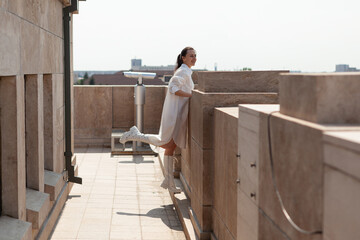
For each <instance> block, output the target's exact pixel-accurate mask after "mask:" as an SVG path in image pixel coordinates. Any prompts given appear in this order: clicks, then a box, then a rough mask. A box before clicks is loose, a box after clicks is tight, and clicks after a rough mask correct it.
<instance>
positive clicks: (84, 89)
mask: <svg viewBox="0 0 360 240" xmlns="http://www.w3.org/2000/svg"><path fill="white" fill-rule="evenodd" d="M166 90H167V88H166V87H165V86H146V94H145V106H144V131H145V133H158V131H159V127H160V121H161V114H162V106H163V102H164V99H165V95H166ZM74 105H75V106H74V119H75V123H74V129H75V132H74V134H75V136H74V137H75V143H76V145H77V146H81V145H92V146H94V145H107V146H110V139H111V131H112V129H121V130H124V131H125V130H128V129H129V128H130V127H132V126H134V86H75V87H74Z"/></svg>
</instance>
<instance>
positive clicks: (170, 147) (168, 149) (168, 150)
mask: <svg viewBox="0 0 360 240" xmlns="http://www.w3.org/2000/svg"><path fill="white" fill-rule="evenodd" d="M160 147H162V148H164V149H165V155H166V156H172V155H173V154H174V151H175V148H176V144H175V142H174V139H171V141H170V142H168V143H167V144H164V145H162V146H160Z"/></svg>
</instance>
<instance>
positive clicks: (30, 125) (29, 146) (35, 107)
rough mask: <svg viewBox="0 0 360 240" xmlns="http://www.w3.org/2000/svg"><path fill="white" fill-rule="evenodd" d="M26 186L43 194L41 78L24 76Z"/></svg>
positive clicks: (40, 76)
mask: <svg viewBox="0 0 360 240" xmlns="http://www.w3.org/2000/svg"><path fill="white" fill-rule="evenodd" d="M25 114H26V120H25V129H26V130H25V131H26V185H27V187H28V188H32V189H34V190H38V191H40V192H44V115H43V77H42V75H27V76H25Z"/></svg>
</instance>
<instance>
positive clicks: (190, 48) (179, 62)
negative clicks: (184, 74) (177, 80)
mask: <svg viewBox="0 0 360 240" xmlns="http://www.w3.org/2000/svg"><path fill="white" fill-rule="evenodd" d="M188 50H194V49H193V48H192V47H186V48H184V49H183V50H182V51H181V53H180V54H179V55H178V56H177V59H176V67H175V71H176V69H178V68H179V67H180V66H181V64H183V63H184V62H183V60H182V57H185V56H186V54H187V52H188Z"/></svg>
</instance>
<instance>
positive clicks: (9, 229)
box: [0, 216, 32, 240]
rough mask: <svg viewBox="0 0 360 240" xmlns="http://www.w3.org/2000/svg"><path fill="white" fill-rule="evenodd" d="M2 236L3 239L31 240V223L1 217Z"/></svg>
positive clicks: (0, 232) (0, 229)
mask: <svg viewBox="0 0 360 240" xmlns="http://www.w3.org/2000/svg"><path fill="white" fill-rule="evenodd" d="M0 236H1V239H17V240H18V239H19V240H31V239H32V231H31V223H29V222H24V221H21V220H18V219H15V218H11V217H7V216H1V217H0Z"/></svg>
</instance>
